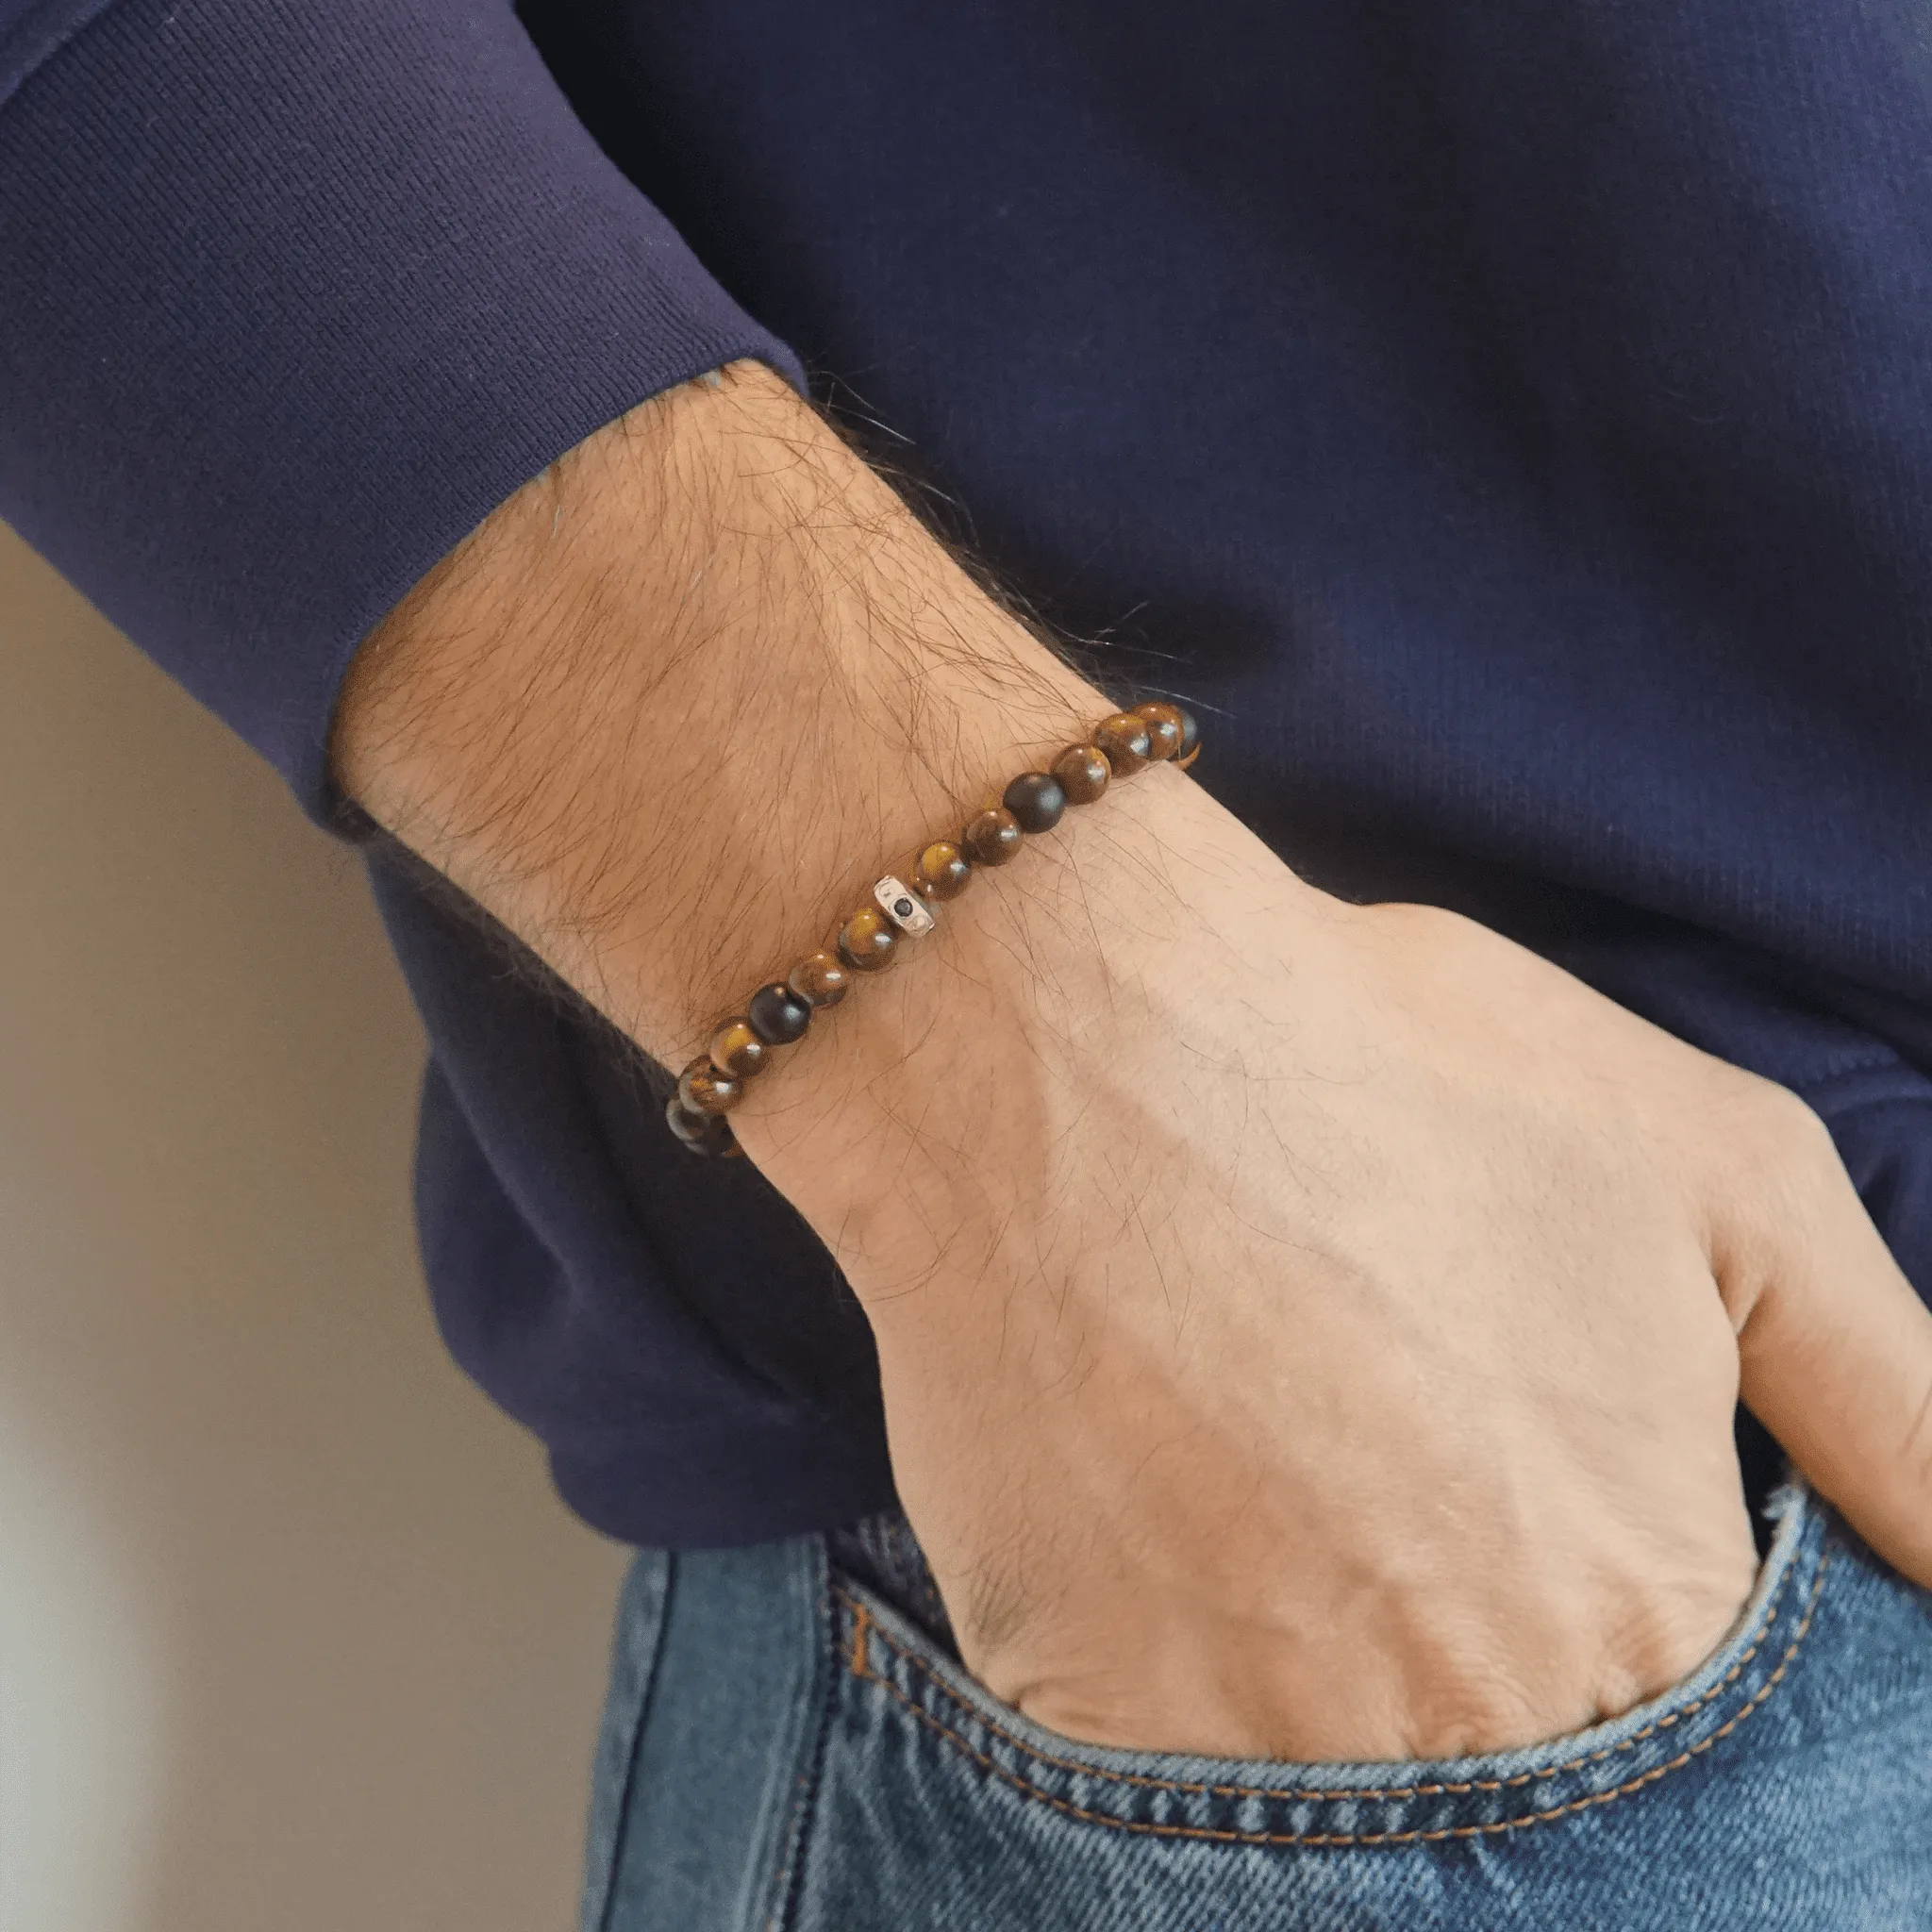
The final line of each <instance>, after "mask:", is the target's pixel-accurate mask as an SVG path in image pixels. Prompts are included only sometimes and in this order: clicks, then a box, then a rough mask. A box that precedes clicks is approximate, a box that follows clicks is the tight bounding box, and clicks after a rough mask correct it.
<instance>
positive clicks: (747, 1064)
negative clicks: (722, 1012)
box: [711, 1020, 765, 1080]
mask: <svg viewBox="0 0 1932 1932" xmlns="http://www.w3.org/2000/svg"><path fill="white" fill-rule="evenodd" d="M764 1063H765V1042H764V1041H762V1040H760V1039H759V1038H758V1034H757V1033H756V1032H755V1031H754V1030H753V1027H752V1024H751V1022H750V1021H749V1020H727V1021H725V1023H724V1025H722V1026H721V1027H719V1029H718V1030H717V1032H715V1033H714V1034H712V1035H711V1064H712V1065H713V1066H714V1067H722V1068H723V1069H724V1072H725V1073H727V1074H737V1075H738V1077H739V1078H740V1079H741V1080H744V1079H749V1078H750V1077H751V1075H752V1074H756V1073H757V1072H758V1069H759V1068H760V1067H762V1066H763V1065H764Z"/></svg>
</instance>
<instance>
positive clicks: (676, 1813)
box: [584, 1491, 1932, 1932]
mask: <svg viewBox="0 0 1932 1932" xmlns="http://www.w3.org/2000/svg"><path fill="white" fill-rule="evenodd" d="M1778 1507H1779V1511H1780V1516H1779V1522H1778V1524H1777V1529H1776V1533H1775V1537H1774V1541H1773V1543H1772V1547H1771V1553H1770V1555H1769V1557H1767V1559H1766V1561H1765V1564H1764V1567H1763V1570H1762V1573H1761V1574H1760V1577H1759V1581H1758V1585H1757V1591H1756V1592H1755V1594H1754V1596H1753V1599H1752V1602H1751V1604H1750V1606H1749V1607H1747V1609H1746V1610H1745V1612H1744V1613H1743V1615H1742V1616H1741V1617H1740V1620H1739V1623H1738V1624H1737V1626H1736V1627H1735V1629H1734V1630H1733V1632H1732V1634H1731V1635H1730V1637H1729V1638H1728V1640H1727V1641H1725V1642H1724V1644H1723V1645H1722V1646H1721V1647H1720V1649H1719V1650H1718V1651H1717V1652H1716V1653H1715V1654H1714V1655H1713V1656H1712V1657H1710V1658H1709V1659H1708V1660H1707V1662H1706V1663H1705V1664H1704V1665H1703V1666H1702V1668H1700V1669H1699V1670H1698V1671H1697V1672H1695V1673H1694V1674H1692V1675H1691V1676H1690V1677H1688V1678H1687V1679H1685V1680H1684V1681H1683V1682H1682V1683H1681V1684H1679V1685H1678V1686H1676V1687H1675V1688H1674V1690H1673V1691H1670V1692H1669V1693H1668V1694H1667V1695H1665V1696H1664V1697H1662V1698H1660V1699H1658V1700H1657V1701H1656V1702H1654V1703H1652V1704H1649V1705H1646V1706H1644V1707H1641V1708H1640V1709H1637V1710H1633V1711H1631V1712H1629V1713H1627V1714H1626V1715H1625V1716H1624V1717H1622V1718H1620V1719H1618V1720H1617V1721H1616V1722H1615V1723H1612V1724H1603V1725H1600V1726H1598V1727H1596V1728H1594V1729H1591V1730H1589V1731H1586V1732H1582V1733H1579V1734H1576V1735H1574V1736H1572V1737H1568V1738H1564V1739H1560V1740H1555V1741H1553V1742H1551V1743H1548V1744H1543V1745H1539V1746H1536V1747H1534V1748H1532V1749H1528V1750H1522V1751H1515V1752H1510V1753H1507V1754H1502V1755H1498V1756H1493V1757H1480V1758H1468V1759H1461V1760H1457V1761H1455V1762H1451V1763H1411V1764H1362V1765H1333V1764H1326V1765H1313V1764H1260V1763H1248V1762H1222V1761H1216V1760H1211V1759H1203V1758H1192V1757H1171V1756H1164V1755H1161V1754H1158V1753H1141V1752H1121V1751H1109V1750H1101V1749H1097V1748H1094V1747H1091V1746H1088V1745H1084V1744H1078V1743H1074V1742H1072V1741H1070V1740H1067V1739H1064V1738H1060V1737H1056V1736H1054V1735H1053V1734H1051V1733H1049V1732H1046V1731H1042V1730H1041V1728H1040V1727H1039V1726H1037V1725H1035V1724H1029V1723H1028V1722H1027V1721H1026V1720H1025V1719H1024V1718H1022V1717H1020V1716H1019V1715H1018V1714H1017V1713H1015V1712H1014V1711H1012V1710H1010V1709H1008V1708H1007V1707H1004V1706H1002V1705H1001V1704H999V1703H998V1702H997V1701H996V1700H995V1699H993V1698H992V1697H991V1696H989V1695H988V1693H987V1692H986V1691H984V1690H982V1689H981V1688H980V1687H979V1686H978V1685H977V1684H975V1683H974V1681H973V1679H972V1678H971V1677H970V1676H969V1675H968V1674H967V1673H966V1672H964V1671H963V1670H962V1669H961V1668H960V1667H959V1666H958V1663H957V1662H956V1661H955V1660H954V1659H953V1658H952V1657H950V1655H949V1654H948V1652H947V1650H946V1648H945V1646H944V1645H943V1643H942V1641H940V1640H939V1639H937V1638H935V1637H934V1636H933V1635H931V1634H929V1632H928V1631H927V1630H926V1629H925V1628H924V1627H922V1625H921V1624H919V1623H917V1622H915V1621H914V1620H913V1618H912V1617H910V1616H908V1615H907V1614H905V1613H903V1612H902V1611H901V1610H899V1609H895V1608H894V1607H892V1606H891V1604H890V1603H889V1602H888V1601H887V1600H886V1598H885V1596H884V1595H882V1594H881V1593H880V1591H879V1590H878V1589H877V1588H875V1587H874V1585H872V1584H869V1583H865V1582H861V1581H859V1580H858V1579H857V1578H856V1577H855V1576H854V1575H853V1574H851V1572H850V1570H848V1569H846V1568H842V1567H841V1566H840V1564H839V1563H838V1562H836V1561H835V1560H832V1559H831V1557H830V1556H829V1554H828V1552H829V1550H830V1549H832V1548H834V1547H837V1545H831V1544H828V1542H827V1541H826V1540H824V1539H821V1538H816V1537H808V1538H802V1539H798V1540H795V1541H790V1542H784V1543H770V1544H762V1545H759V1546H758V1547H756V1548H752V1549H747V1550H738V1551H721V1552H706V1553H699V1554H695V1555H679V1556H669V1555H664V1554H661V1553H649V1554H646V1555H645V1556H644V1557H641V1559H640V1562H639V1565H638V1569H637V1573H636V1575H635V1577H634V1579H633V1583H632V1587H631V1590H630V1591H629V1593H628V1594H627V1597H626V1601H625V1607H624V1610H623V1614H622V1618H621V1622H620V1628H619V1638H618V1658H619V1664H618V1670H617V1673H616V1675H615V1678H614V1680H613V1689H612V1696H611V1703H610V1707H609V1711H608V1717H607V1725H606V1733H605V1739H604V1747H603V1754H602V1756H601V1757H600V1762H599V1771H598V1777H597V1797H596V1804H595V1809H594V1813H593V1828H592V1836H591V1856H590V1882H589V1885H588V1887H587V1893H586V1902H585V1917H584V1926H585V1932H658V1928H673V1927H675V1928H677V1932H727V1928H728V1932H925V1928H928V1927H931V1928H962V1932H963V1928H973V1932H1047V1928H1052V1932H1123V1928H1140V1927H1158V1928H1160V1932H1262V1928H1268V1932H1330V1928H1334V1932H1341V1928H1344V1927H1345V1928H1347V1932H1371V1928H1389V1932H1398V1928H1399V1932H1436V1928H1441V1932H1450V1928H1454V1932H1487V1928H1496V1932H1503V1928H1508V1932H1518V1928H1537V1932H1544V1928H1557V1927H1561V1928H1564V1932H1636V1928H1649V1927H1656V1928H1670V1932H1684V1928H1688V1927H1695V1928H1700V1932H1702V1928H1709V1932H1730V1928H1733V1927H1736V1928H1743V1927H1747V1926H1748V1927H1751V1928H1753V1932H1777V1928H1785V1927H1790V1928H1794V1932H1795V1928H1799V1927H1803V1928H1804V1932H1819V1928H1829V1932H1881V1928H1882V1932H1907V1928H1918V1932H1923V1928H1924V1927H1926V1926H1928V1925H1932V1593H1928V1592H1926V1591H1921V1590H1918V1589H1916V1588H1914V1587H1912V1586H1911V1585H1908V1584H1907V1583H1906V1582H1904V1581H1903V1580H1901V1579H1900V1578H1899V1577H1898V1576H1897V1575H1896V1574H1894V1573H1893V1572H1891V1571H1890V1570H1889V1569H1888V1568H1887V1567H1886V1566H1885V1565H1883V1564H1882V1563H1880V1562H1879V1561H1878V1560H1877V1559H1876V1558H1875V1557H1874V1556H1873V1555H1872V1554H1871V1553H1870V1552H1869V1551H1868V1550H1867V1549H1866V1548H1865V1547H1864V1545H1863V1544H1862V1543H1861V1542H1860V1541H1858V1540H1857V1537H1856V1536H1854V1535H1853V1534H1852V1533H1851V1532H1850V1531H1849V1530H1848V1529H1847V1528H1846V1527H1845V1525H1844V1524H1842V1523H1841V1522H1840V1520H1839V1519H1838V1518H1837V1517H1836V1516H1835V1515H1834V1514H1833V1513H1832V1512H1831V1511H1830V1510H1829V1509H1828V1508H1827V1507H1824V1506H1823V1505H1821V1504H1820V1503H1818V1502H1817V1501H1816V1500H1815V1499H1813V1498H1810V1497H1808V1496H1807V1495H1806V1494H1804V1493H1803V1492H1802V1491H1788V1492H1786V1494H1785V1495H1784V1496H1783V1497H1782V1498H1781V1499H1780V1501H1779V1505H1778Z"/></svg>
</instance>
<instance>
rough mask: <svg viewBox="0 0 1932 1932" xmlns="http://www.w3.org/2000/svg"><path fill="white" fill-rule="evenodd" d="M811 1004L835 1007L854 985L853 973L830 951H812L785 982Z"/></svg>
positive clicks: (793, 969)
mask: <svg viewBox="0 0 1932 1932" xmlns="http://www.w3.org/2000/svg"><path fill="white" fill-rule="evenodd" d="M786 984H787V985H788V986H790V987H791V991H793V992H795V993H796V994H797V995H798V997H799V998H800V999H802V1000H803V1001H805V1003H806V1004H807V1005H808V1006H810V1007H814V1008H817V1007H836V1006H837V1005H838V1004H839V1002H840V1001H841V1000H842V999H843V998H844V997H845V994H846V992H847V991H848V990H849V989H850V987H851V985H852V975H851V974H849V973H847V972H846V970H845V968H844V967H843V965H841V963H840V961H839V959H838V958H836V957H835V956H834V955H832V954H830V953H812V954H809V955H808V957H807V958H803V959H801V960H800V961H799V962H798V964H797V965H796V966H794V967H793V968H792V969H791V978H790V979H788V980H787V981H786Z"/></svg>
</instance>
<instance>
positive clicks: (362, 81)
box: [0, 0, 799, 824]
mask: <svg viewBox="0 0 1932 1932" xmlns="http://www.w3.org/2000/svg"><path fill="white" fill-rule="evenodd" d="M63 4H64V7H65V10H64V11H63V10H62V8H63ZM9 29H10V31H9ZM9 83H11V86H10V91H9ZM0 92H4V93H5V95H6V97H5V99H4V101H0V518H4V519H5V520H6V521H7V522H8V523H10V524H12V525H13V526H14V527H15V528H16V529H17V530H18V531H19V532H20V533H21V535H22V536H24V537H25V539H26V540H27V541H29V542H30V543H32V544H33V545H34V546H35V547H36V548H38V549H39V550H40V551H41V552H42V554H43V555H44V556H45V557H47V558H49V559H50V560H51V561H52V562H53V563H54V564H55V565H56V567H57V568H58V569H59V570H61V571H62V572H63V573H64V574H65V575H67V576H68V578H69V579H70V580H71V581H72V582H73V583H75V585H76V586H77V587H78V588H79V589H80V590H81V591H83V592H84V593H85V594H86V595H87V596H89V597H90V598H91V599H92V601H93V602H94V604H95V605H96V606H97V607H98V608H100V609H101V610H102V611H103V612H105V613H106V615H107V616H108V617H109V618H110V619H111V620H113V622H115V623H116V624H117V625H120V626H121V627H122V628H123V629H124V630H125V631H126V632H127V633H128V635H129V636H131V637H132V638H133V639H134V640H135V641H136V642H137V643H138V644H140V645H141V646H142V648H143V649H144V650H146V651H147V652H148V653H149V654H150V655H151V656H152V657H154V658H156V659H157V660H158V662H159V663H160V664H161V665H162V667H163V668H164V669H166V670H167V671H168V672H170V673H171V674H172V675H174V676H175V677H177V678H178V679H179V680H180V681H181V682H182V683H183V684H185V685H186V686H187V687H188V688H189V689H190V690H191V691H193V692H194V693H195V694H196V695H197V696H198V697H199V698H200V699H201V700H202V701H203V702H204V703H205V704H207V705H208V707H209V708H211V709H213V710H214V711H216V712H217V713H218V714H219V715H220V716H221V717H223V718H224V719H225V720H226V721H227V723H228V724H230V725H232V726H233V727H234V728H235V730H237V731H238V732H240V733H241V734H242V737H243V738H245V739H247V740H248V741H249V742H250V743H252V744H253V745H254V746H255V747H256V748H257V749H258V750H259V751H260V752H261V753H262V754H263V755H264V756H265V757H266V758H269V759H270V760H272V761H273V762H274V764H275V766H276V767H277V768H278V769H279V770H280V771H281V772H282V774H284V776H285V777H286V778H287V779H288V781H289V783H290V784H291V787H292V788H293V790H294V791H295V793H296V795H297V797H298V798H299V799H300V800H301V802H302V804H303V806H304V807H305V808H306V809H308V811H309V812H310V813H311V814H313V815H314V816H315V817H317V818H318V819H320V820H322V821H323V822H324V823H325V824H326V823H331V822H335V821H336V820H337V819H338V817H339V813H338V804H339V801H338V800H337V799H336V798H335V796H334V794H333V792H332V791H331V788H330V784H329V779H328V774H327V760H326V740H327V734H328V727H329V721H330V716H331V713H332V711H333V708H334V705H335V698H336V692H337V690H338V687H339V686H340V684H341V678H342V675H343V674H344V672H345V671H346V669H347V667H348V664H349V660H350V658H351V657H352V656H353V655H354V653H355V650H356V647H357V645H358V643H359V642H360V641H361V640H362V638H363V637H364V636H365V635H366V634H367V633H368V632H369V631H370V630H371V629H372V628H373V627H374V626H375V624H376V623H377V622H378V621H379V620H380V619H381V618H382V617H383V615H384V614H385V613H386V612H387V611H388V610H389V609H390V608H391V607H392V606H393V605H394V604H395V602H396V601H397V599H398V598H399V597H401V595H402V594H403V593H404V592H405V591H407V590H408V588H409V587H410V586H411V585H412V584H413V583H415V581H416V580H417V579H418V578H419V577H420V576H421V575H423V574H424V572H425V571H426V570H427V569H428V568H429V567H430V565H432V564H433V563H434V562H435V561H436V560H437V559H438V558H440V557H441V556H442V555H443V554H444V553H445V552H446V551H447V550H448V549H449V548H450V547H451V546H452V545H453V544H454V543H455V542H456V541H458V539H459V538H460V537H461V536H462V535H463V534H464V533H465V532H466V531H468V530H470V529H472V528H473V527H474V526H475V525H476V524H477V523H479V522H480V521H481V520H482V518H483V517H484V516H485V515H487V514H488V513H489V511H490V510H491V508H494V507H495V506H496V505H497V504H498V503H500V502H502V501H503V499H504V498H505V497H507V496H508V495H509V494H510V493H511V492H512V491H515V490H516V488H517V487H518V486H519V485H520V484H521V483H523V482H524V481H525V479H527V478H528V477H530V476H532V475H535V474H537V472H539V471H540V470H541V469H542V468H543V467H544V466H545V465H546V464H547V463H549V462H550V461H552V460H553V459H554V458H557V457H558V456H559V455H561V454H562V453H563V452H564V451H565V450H567V449H569V448H570V447H572V445H574V444H575V443H576V442H578V441H581V440H582V439H583V438H584V437H585V436H587V435H588V434H590V432H591V430H593V429H595V428H596V427H598V426H599V425H602V424H604V423H607V422H608V421H609V420H611V418H613V417H614V416H617V415H619V414H621V413H622V412H623V411H624V410H625V409H626V408H629V407H630V406H631V405H633V404H634V403H637V402H639V401H641V400H642V399H643V398H644V397H646V396H649V395H652V394H655V393H657V392H658V391H661V390H664V389H667V388H669V387H671V386H672V385H674V384H675V383H678V382H680V381H684V380H686V379H688V378H689V377H691V376H693V375H698V374H700V373H702V372H703V371H705V370H707V369H709V368H712V367H715V366H716V365H718V364H720V363H722V362H725V361H728V360H730V359H732V358H737V357H758V358H762V359H764V360H766V361H768V362H771V363H773V364H774V365H775V366H776V367H778V368H780V369H781V370H783V371H784V372H785V373H786V374H788V375H791V378H792V379H793V380H794V381H796V380H798V379H799V372H798V370H797V367H796V364H795V362H794V361H793V360H792V358H791V356H790V354H789V352H788V351H787V350H786V349H785V348H784V347H783V346H782V345H781V344H780V343H778V342H777V341H774V339H773V338H772V337H771V336H770V335H768V334H767V333H766V332H765V331H764V330H763V329H761V328H759V327H758V325H756V324H755V323H754V322H753V321H751V319H750V318H748V317H747V316H746V315H745V314H744V313H743V312H742V311H741V309H740V308H738V307H737V305H736V304H735V303H734V302H733V301H732V300H731V299H730V297H729V296H728V295H726V294H725V292H724V291H723V290H722V289H721V288H719V286H718V285H717V284H716V283H715V282H714V281H713V280H712V279H711V278H710V276H709V275H707V274H706V272H705V271H704V269H703V268H702V267H701V266H700V265H699V263H698V262H697V260H696V259H695V258H693V257H692V255H691V252H690V251H689V250H688V249H687V248H686V247H685V246H684V244H683V243H682V242H680V241H679V240H678V238H677V236H676V235H675V233H674V232H673V231H672V229H671V228H670V226H669V225H667V224H666V222H665V221H664V220H663V218H662V217H661V216H660V215H659V214H658V212H657V210H656V209H655V208H652V207H651V205H650V204H649V203H648V202H647V201H646V200H645V199H644V198H643V197H642V196H641V194H639V192H637V191H636V189H634V188H633V187H632V186H631V185H630V183H629V182H628V181H626V180H625V177H624V176H623V175H621V174H620V173H619V172H618V171H617V169H616V168H615V167H614V166H613V165H612V164H611V163H610V161H609V160H608V158H606V157H605V155H604V154H603V152H602V151H601V150H600V149H599V148H598V147H597V146H596V144H595V143H594V142H592V141H591V138H590V136H589V135H588V134H587V133H586V132H585V131H584V129H583V127H582V125H580V124H579V123H578V121H577V120H576V118H575V115H574V114H573V112H572V110H571V108H570V106H569V104H568V102H567V101H566V100H565V99H564V98H563V96H562V95H561V93H560V92H558V88H557V86H556V84H555V83H554V81H553V80H552V79H551V77H550V75H549V74H548V72H547V71H546V70H545V68H544V66H543V64H542V62H541V59H540V58H538V56H537V54H536V51H535V50H534V48H533V47H532V46H531V44H530V42H529V41H528V40H527V38H526V37H525V34H524V32H523V30H522V28H521V27H520V26H519V25H518V24H517V22H516V20H515V18H514V16H513V15H512V13H511V11H510V8H509V5H508V0H327V4H319V0H119V4H117V5H113V6H109V7H107V8H100V7H99V6H98V5H95V6H93V7H92V8H91V7H90V6H89V5H88V4H87V0H30V4H27V5H26V6H25V7H21V6H19V5H17V4H16V5H15V6H13V7H12V8H10V9H9V7H8V0H0Z"/></svg>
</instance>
